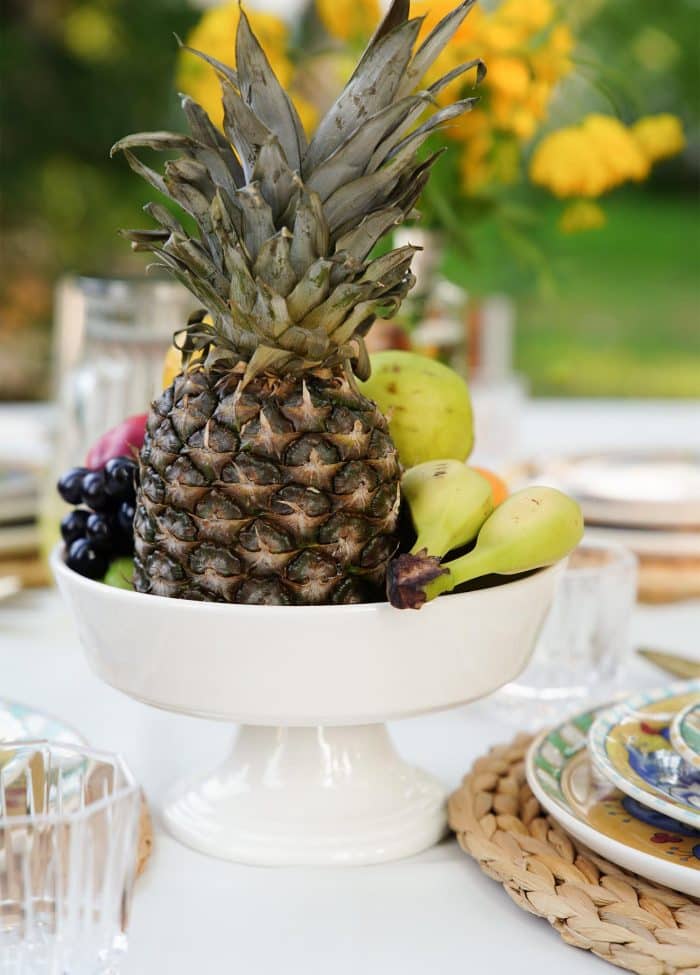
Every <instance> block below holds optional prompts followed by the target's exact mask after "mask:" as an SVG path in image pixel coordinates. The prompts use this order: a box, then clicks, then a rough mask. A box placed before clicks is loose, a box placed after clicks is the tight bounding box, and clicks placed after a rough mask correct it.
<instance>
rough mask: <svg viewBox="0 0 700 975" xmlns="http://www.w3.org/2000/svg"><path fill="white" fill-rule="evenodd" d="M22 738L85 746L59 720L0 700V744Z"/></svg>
mask: <svg viewBox="0 0 700 975" xmlns="http://www.w3.org/2000/svg"><path fill="white" fill-rule="evenodd" d="M23 738H30V739H44V738H46V739H49V740H51V741H61V742H64V743H65V744H67V745H84V744H85V739H84V738H83V736H82V735H81V734H79V733H78V732H77V731H76V730H75V728H71V727H70V725H68V724H66V723H65V722H64V721H62V720H61V719H60V718H55V717H54V716H53V715H51V714H46V713H45V712H44V711H37V710H36V709H35V708H32V707H28V706H27V705H26V704H20V703H19V702H17V701H8V700H6V699H5V698H0V743H1V742H3V741H17V740H21V739H23ZM0 747H2V746H1V745H0Z"/></svg>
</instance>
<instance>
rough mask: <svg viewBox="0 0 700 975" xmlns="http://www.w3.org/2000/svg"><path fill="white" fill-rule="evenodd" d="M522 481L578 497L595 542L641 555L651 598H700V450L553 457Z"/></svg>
mask: <svg viewBox="0 0 700 975" xmlns="http://www.w3.org/2000/svg"><path fill="white" fill-rule="evenodd" d="M515 477H516V478H517V479H519V480H525V481H530V482H531V481H538V482H539V483H545V484H551V485H553V486H554V487H559V488H560V489H561V490H563V491H566V492H567V493H568V494H571V495H572V496H573V497H575V498H576V499H577V500H578V502H579V503H580V505H581V508H582V509H583V514H584V517H585V520H586V528H587V531H588V535H589V536H590V537H591V538H595V539H598V540H601V541H610V542H618V543H620V544H622V545H625V546H626V547H627V548H629V549H631V550H632V551H633V552H634V553H635V554H636V555H637V556H639V558H640V560H641V568H642V573H641V582H642V588H643V589H644V590H646V591H645V593H644V595H646V596H647V597H648V598H650V599H654V598H658V599H663V598H673V597H674V596H677V597H682V596H686V595H696V594H700V451H696V450H686V451H680V450H674V451H671V450H648V451H640V450H636V451H633V450H611V451H601V452H598V453H588V454H579V455H575V456H570V457H549V458H543V459H540V460H533V461H530V462H528V463H527V464H525V465H523V466H522V468H520V469H518V470H517V471H516V472H515Z"/></svg>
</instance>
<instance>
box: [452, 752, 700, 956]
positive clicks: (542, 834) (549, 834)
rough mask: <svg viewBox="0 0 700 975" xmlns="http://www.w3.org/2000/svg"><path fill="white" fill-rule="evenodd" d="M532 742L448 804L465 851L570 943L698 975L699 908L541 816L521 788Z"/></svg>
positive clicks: (480, 764)
mask: <svg viewBox="0 0 700 975" xmlns="http://www.w3.org/2000/svg"><path fill="white" fill-rule="evenodd" d="M531 741H532V738H531V737H530V736H528V735H519V736H518V737H517V738H516V739H515V740H514V741H513V742H512V743H511V744H509V745H499V746H496V747H495V748H492V749H491V751H490V752H489V753H488V754H487V755H484V756H483V757H482V758H479V759H477V761H476V762H475V763H474V765H473V767H472V769H471V772H469V774H468V775H467V776H466V777H465V779H464V781H463V782H462V785H461V786H460V788H459V789H457V791H456V792H455V793H454V794H453V795H452V796H451V797H450V801H449V805H448V813H449V821H450V826H451V827H452V829H453V830H454V831H455V832H456V834H457V839H458V840H459V844H460V846H461V847H462V849H463V850H464V851H465V852H466V853H468V854H469V855H470V856H472V857H474V859H475V860H477V861H478V863H479V866H480V867H481V869H482V870H483V871H484V873H486V874H488V876H489V877H493V879H494V880H497V881H498V882H499V883H501V884H502V885H503V887H504V888H505V891H506V893H507V894H508V895H509V896H510V897H512V899H513V900H514V901H515V903H516V904H518V906H519V907H522V908H523V909H524V910H526V911H529V912H530V913H531V914H537V915H538V916H539V917H543V918H546V919H547V920H548V921H549V923H550V924H551V925H552V927H553V928H555V929H556V930H557V931H558V932H559V934H560V935H561V937H562V938H563V939H564V941H566V942H567V944H570V945H574V946H575V947H577V948H583V949H584V950H586V951H591V952H593V954H595V955H598V957H599V958H603V959H605V961H608V962H612V964H614V965H618V966H619V967H620V968H626V969H628V970H629V971H632V972H639V973H640V975H675V973H676V972H683V973H684V975H700V903H699V902H698V901H695V900H693V899H692V898H690V897H686V896H685V895H683V894H678V893H676V892H675V891H672V890H669V889H668V888H667V887H659V886H657V885H656V884H654V883H651V882H650V881H648V880H643V879H642V878H641V877H637V876H636V875H635V874H632V873H628V872H627V871H625V870H622V869H621V868H620V867H616V866H615V865H614V864H612V863H610V862H608V861H607V860H604V859H603V858H602V857H599V856H598V855H597V854H595V853H592V852H591V851H590V850H588V849H587V848H586V847H585V846H583V845H581V844H579V843H578V841H576V840H574V839H573V838H572V837H570V836H569V835H568V834H567V833H566V832H564V830H563V829H562V828H561V827H560V826H558V825H557V823H556V822H555V821H554V820H553V819H551V818H550V817H549V816H547V815H546V814H545V813H544V811H543V810H542V809H541V808H540V804H539V802H538V801H537V799H536V798H535V797H534V796H533V794H532V792H531V791H530V788H529V786H528V784H527V782H526V780H525V754H526V752H527V748H528V745H529V744H530V742H531ZM562 971H563V969H562Z"/></svg>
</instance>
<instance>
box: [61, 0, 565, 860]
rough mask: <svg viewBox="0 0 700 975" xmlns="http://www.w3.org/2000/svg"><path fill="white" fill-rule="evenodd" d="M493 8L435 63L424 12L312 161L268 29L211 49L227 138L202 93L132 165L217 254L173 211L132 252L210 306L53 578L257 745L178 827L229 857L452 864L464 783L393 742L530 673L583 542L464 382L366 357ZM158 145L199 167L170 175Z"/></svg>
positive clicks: (162, 692) (243, 751)
mask: <svg viewBox="0 0 700 975" xmlns="http://www.w3.org/2000/svg"><path fill="white" fill-rule="evenodd" d="M470 5H471V4H470V3H469V2H466V3H462V4H460V5H459V6H458V7H457V8H456V9H455V10H454V11H452V13H450V14H448V15H447V17H446V18H445V19H444V20H443V21H442V22H441V23H440V24H439V25H438V26H437V27H436V28H435V30H434V32H433V33H432V34H431V35H430V36H429V37H428V38H427V39H426V40H425V41H424V43H423V44H422V45H419V46H417V45H416V40H417V35H418V30H419V28H420V21H419V20H410V19H409V18H408V7H409V4H408V3H407V2H405V0H395V2H394V3H393V4H392V5H391V7H390V10H389V12H388V13H387V16H386V18H385V20H384V21H383V23H382V24H381V25H380V27H379V28H378V30H377V32H376V34H375V36H374V38H373V39H372V41H371V42H370V45H369V47H368V49H367V51H366V52H365V54H364V56H363V58H362V61H361V63H360V65H359V66H358V68H357V70H356V72H355V73H354V75H353V77H352V78H351V80H350V81H349V82H348V86H347V87H346V89H345V90H344V92H343V93H341V95H340V96H339V98H338V99H337V101H336V102H335V104H334V105H333V107H332V108H331V110H330V112H329V113H328V115H327V117H326V118H324V119H323V120H322V121H321V123H320V124H319V126H318V128H317V130H316V132H315V134H314V135H313V138H312V139H311V140H310V141H308V139H307V136H306V134H305V133H304V131H303V129H302V127H301V125H300V123H299V120H298V117H297V114H296V112H295V110H294V108H293V105H292V104H291V102H290V100H289V98H288V96H287V95H286V93H285V92H284V91H283V90H282V89H281V87H280V85H279V83H278V81H277V79H276V78H275V76H274V74H273V72H272V70H271V68H270V65H269V63H268V61H267V59H266V57H265V55H264V53H263V51H262V49H261V48H260V46H259V44H258V42H257V41H256V39H255V37H254V36H253V34H252V32H251V30H250V26H249V24H248V21H247V20H246V17H245V15H244V14H243V13H242V12H241V13H240V15H239V26H238V32H237V38H236V62H237V63H236V69H235V70H234V69H232V68H228V67H227V66H225V65H222V64H220V63H219V62H216V61H213V60H212V59H211V58H209V57H207V56H204V59H205V60H207V61H208V62H209V63H210V65H211V66H212V68H213V70H215V71H216V72H217V74H218V75H219V77H220V80H221V84H222V91H223V102H224V123H223V130H224V131H223V133H222V132H220V131H219V130H218V129H216V128H215V127H214V125H213V124H212V123H211V122H210V120H209V119H208V118H207V116H206V114H205V113H204V112H203V110H202V109H201V107H200V106H198V105H196V104H195V103H194V102H193V101H192V100H191V99H189V98H185V99H184V101H183V108H184V111H185V114H186V115H187V118H188V121H189V125H190V129H191V135H190V136H184V135H177V134H173V133H164V132H155V133H141V134H139V135H134V136H129V137H127V138H126V139H123V140H122V141H121V142H120V143H118V144H117V146H116V147H115V149H117V150H119V151H123V152H124V153H125V155H126V157H127V160H128V162H129V164H130V165H131V167H132V168H133V169H135V170H136V171H137V172H138V173H139V174H140V175H142V176H144V177H145V178H146V179H147V180H148V181H149V182H150V183H151V184H152V185H154V186H155V187H156V188H157V189H158V190H159V191H160V192H161V193H163V194H165V195H166V196H169V197H170V198H171V200H173V201H174V202H175V203H177V204H179V205H180V206H181V207H182V208H183V209H184V210H185V211H187V213H188V214H189V216H190V217H191V218H192V219H193V220H194V222H195V224H196V225H197V226H198V228H199V233H198V235H197V236H194V237H193V236H189V235H188V233H187V231H186V230H185V228H184V227H183V225H181V224H180V223H179V222H178V221H177V220H176V219H175V217H174V216H173V215H172V214H171V212H170V210H166V209H165V208H164V207H162V206H161V205H159V204H152V205H150V206H149V207H148V208H147V209H148V212H149V214H150V215H151V216H152V217H153V218H154V219H155V221H156V223H157V224H158V228H157V229H155V230H144V231H141V230H139V231H127V232H126V234H127V236H128V237H129V238H130V239H131V240H132V243H133V246H134V247H135V248H136V249H137V250H151V251H154V252H155V253H156V254H157V261H158V263H159V264H161V265H164V266H165V267H167V268H168V269H169V270H171V271H172V272H173V273H174V274H175V275H176V276H177V277H178V278H179V279H180V280H182V281H183V282H184V283H185V284H186V285H187V286H188V287H189V288H190V289H191V290H192V291H193V292H194V294H195V295H197V296H198V298H199V299H200V300H201V303H202V305H203V308H202V311H201V312H200V313H196V314H194V315H193V316H191V318H190V321H189V322H188V323H187V327H186V328H185V329H184V330H183V331H182V332H181V333H180V334H179V337H178V348H179V349H180V350H181V352H182V360H181V362H179V363H178V368H177V370H176V371H177V375H175V376H174V377H169V380H168V382H167V383H166V386H167V388H166V389H165V391H164V393H163V394H162V396H161V397H160V398H159V399H158V400H157V401H156V402H155V403H154V404H153V405H152V407H151V410H150V413H149V414H148V417H147V420H146V422H145V430H142V431H141V435H140V436H134V430H133V426H134V424H133V423H132V425H131V428H130V432H129V434H128V436H127V437H126V438H125V437H122V438H121V440H122V442H121V443H120V437H119V435H117V436H116V437H115V436H114V435H111V436H110V437H109V438H108V440H109V444H110V447H109V449H108V450H106V451H104V450H99V449H98V450H97V452H96V453H95V452H93V454H92V461H93V463H91V464H88V468H90V469H89V470H82V469H81V470H76V471H73V472H70V473H69V475H67V476H66V478H64V479H63V480H62V482H61V484H60V489H61V491H62V494H63V496H64V498H65V499H66V500H68V501H69V502H70V503H72V504H82V505H85V506H86V507H84V508H81V509H80V510H82V511H83V514H76V513H73V514H72V515H68V516H67V518H66V519H65V520H64V525H63V535H64V541H65V547H61V548H59V549H57V550H56V551H55V553H54V555H53V568H54V572H55V574H56V578H57V580H58V584H59V586H60V589H61V591H62V593H63V595H64V597H65V599H66V600H67V602H68V604H69V606H70V607H71V610H72V612H73V614H74V617H75V620H76V624H77V628H78V632H79V635H80V638H81V641H82V643H83V646H84V648H85V652H86V654H87V657H88V660H89V662H90V664H91V666H92V667H93V669H94V670H95V671H96V673H97V674H98V675H99V676H100V677H102V678H103V679H104V680H105V681H107V682H108V683H110V684H111V685H112V686H114V687H116V688H118V689H119V690H121V691H123V692H125V693H127V694H129V695H131V696H132V697H135V698H137V699H138V700H140V701H143V702H144V703H145V704H150V705H153V706H156V707H161V708H167V709H170V710H173V711H177V712H181V713H185V714H190V715H192V716H194V717H197V716H200V717H206V718H217V719H220V720H222V721H232V722H237V723H239V724H240V725H241V728H240V729H239V731H238V735H237V738H236V742H235V745H234V747H233V750H232V752H231V754H230V755H229V756H228V758H227V759H226V760H225V761H224V762H223V764H220V765H219V766H218V768H215V769H214V770H213V771H209V772H206V773H203V774H199V775H196V776H193V777H192V779H191V780H190V781H187V782H185V783H184V784H181V785H179V786H176V787H174V789H173V792H172V794H171V796H170V798H169V799H168V800H167V802H166V804H165V807H164V810H163V812H164V818H165V822H166V824H167V825H168V827H169V829H170V830H171V831H172V833H173V834H174V835H175V836H177V837H179V838H180V839H181V840H183V841H184V842H186V843H188V844H190V845H191V846H193V847H195V848H197V849H200V850H204V851H206V852H208V853H211V854H214V855H217V856H221V857H225V858H229V859H234V860H240V861H244V862H250V863H265V864H282V863H369V862H376V861H379V860H385V859H391V858H394V857H399V856H405V855H407V854H410V853H414V852H416V851H418V850H420V849H423V848H424V847H426V846H428V845H430V844H431V843H433V842H435V841H436V840H437V839H438V838H439V836H440V835H441V834H442V832H443V830H444V827H445V816H444V791H443V788H442V786H441V785H439V784H438V783H437V782H436V781H435V780H434V779H433V778H431V777H430V776H429V775H427V774H426V773H424V772H422V771H420V770H417V769H414V768H411V767H410V766H408V765H406V764H405V763H404V762H403V761H402V760H401V759H400V757H399V756H398V755H397V754H396V752H395V750H394V748H393V746H392V744H391V741H390V739H389V736H388V733H387V730H386V727H385V725H384V722H385V721H386V720H388V719H395V718H404V717H408V716H412V715H418V714H421V713H424V712H426V711H431V710H436V709H442V708H447V707H454V706H456V705H459V704H462V703H465V702H467V701H470V700H473V699H475V698H478V697H481V696H482V695H484V694H488V693H490V692H491V691H493V690H495V689H496V688H497V687H499V686H501V685H502V684H504V683H506V682H507V681H510V680H512V679H513V678H515V677H516V676H517V674H518V673H519V672H520V670H521V669H522V668H523V666H524V665H525V663H526V662H527V659H528V657H529V655H530V653H531V650H532V647H533V644H534V641H535V637H536V634H537V631H538V628H539V626H540V624H541V622H542V620H543V618H544V615H545V613H546V611H547V609H548V606H549V603H550V601H551V598H552V593H553V587H554V582H555V576H556V572H557V563H558V562H560V561H561V560H562V559H563V558H564V557H565V556H566V554H567V553H568V551H569V550H570V549H571V548H572V547H573V546H574V545H575V544H576V543H577V542H578V540H579V538H580V535H581V532H582V522H581V515H580V511H579V509H578V507H577V505H576V504H575V503H574V502H572V501H571V500H570V499H568V498H566V497H565V496H564V495H562V494H560V493H559V492H557V491H554V490H553V489H549V488H529V489H528V490H527V491H524V492H520V494H516V495H513V496H512V497H509V498H506V499H505V500H504V501H502V503H500V504H498V505H496V501H497V500H499V499H496V498H495V497H494V493H493V490H492V486H491V483H490V482H489V480H488V479H486V478H484V477H483V476H482V474H480V473H479V472H478V471H477V470H475V469H473V468H469V467H468V466H467V465H466V463H465V461H466V458H467V457H468V454H469V452H470V450H471V441H472V436H471V407H470V403H469V395H468V390H467V387H466V383H464V381H463V380H462V379H461V378H460V377H459V376H457V375H456V374H455V373H453V372H452V371H451V370H449V369H448V368H447V367H445V366H442V365H441V364H439V363H436V362H430V361H429V360H426V359H424V358H422V357H419V356H415V355H413V354H411V353H405V352H396V353H394V352H387V353H382V354H380V355H378V356H376V357H375V358H374V360H373V362H372V363H371V364H370V360H369V356H368V355H367V351H366V349H365V345H364V341H363V337H364V336H365V335H366V333H367V331H368V329H369V327H370V326H371V324H372V322H373V320H374V318H375V317H376V316H377V315H379V314H384V315H386V314H390V313H391V312H392V311H393V310H395V309H396V308H397V307H398V305H399V304H400V302H401V299H402V298H403V297H404V296H405V294H406V293H407V291H408V289H409V288H410V286H411V284H412V283H413V278H412V275H411V271H410V264H411V258H412V256H413V253H414V251H415V248H413V247H410V246H408V247H400V248H398V249H395V250H390V251H389V252H385V253H383V254H381V255H380V256H377V255H376V253H375V250H374V247H375V244H376V243H377V242H378V241H380V240H381V239H382V238H383V237H384V236H385V235H386V234H387V233H388V232H390V231H391V229H392V228H393V227H395V226H396V225H397V224H398V223H400V222H401V221H402V220H403V218H404V217H405V216H407V215H408V214H410V213H411V212H412V210H413V207H414V204H415V202H416V200H417V199H418V196H419V194H420V190H421V189H422V187H423V185H424V184H425V181H426V180H427V178H428V173H429V171H430V168H431V166H432V164H433V163H434V162H435V160H436V158H437V155H433V156H430V157H429V158H428V159H425V158H422V157H419V156H417V152H418V150H419V148H420V147H421V145H422V144H423V142H424V141H425V139H426V138H427V137H428V136H429V135H430V133H431V132H433V130H435V129H436V128H437V127H439V126H440V125H441V124H443V123H444V122H446V121H449V120H450V119H451V118H453V117H455V116H456V115H458V114H460V113H461V112H463V111H467V110H468V109H469V107H470V106H471V103H472V101H473V99H470V98H466V99H463V100H462V101H459V102H456V103H455V104H451V105H448V106H447V107H445V108H442V109H439V110H437V111H434V112H433V114H432V116H431V117H430V118H429V119H428V121H427V122H424V123H423V124H422V125H418V126H417V123H418V122H419V119H420V117H421V115H422V114H423V113H424V112H430V111H433V110H434V109H435V96H436V94H437V93H438V92H439V91H440V90H441V89H442V88H443V87H444V86H445V84H446V83H447V81H449V80H454V79H455V78H456V77H458V75H459V74H460V72H459V71H458V72H455V71H452V72H450V75H449V76H448V77H447V78H445V79H441V80H438V81H436V82H434V83H433V84H432V86H431V87H430V89H428V90H420V89H419V84H420V81H421V79H422V77H423V75H424V74H425V73H426V71H427V70H428V68H429V67H430V65H431V63H432V61H433V60H434V58H435V57H437V55H438V54H439V53H440V51H441V50H442V49H443V47H444V46H445V44H446V43H448V41H449V39H450V37H451V36H452V34H453V33H454V31H455V30H456V29H457V27H458V26H459V24H460V23H461V22H462V20H463V19H464V17H465V16H466V14H467V12H468V8H469V6H470ZM195 53H196V52H195ZM469 68H476V70H477V80H478V78H479V77H480V76H481V74H482V73H483V72H482V66H481V65H480V63H478V62H474V63H471V64H467V65H464V66H463V68H462V73H465V72H467V70H468V69H469ZM142 146H146V147H149V148H151V149H154V148H155V149H167V150H173V149H174V150H182V151H183V153H184V155H183V156H182V158H180V159H176V160H171V161H169V162H167V163H166V166H165V175H164V177H161V176H160V175H158V174H157V173H156V172H154V171H153V170H151V169H149V168H147V167H146V166H144V165H143V164H142V163H141V162H140V161H139V160H138V158H137V156H136V155H134V153H133V151H132V150H133V149H135V148H139V147H142ZM129 438H131V439H129ZM141 440H143V443H142V445H141ZM129 444H134V445H135V447H137V448H138V447H140V450H139V453H138V463H136V461H135V460H134V459H133V458H131V459H130V456H129V449H128V445H129ZM97 456H99V463H97V462H96V461H95V458H96V457H97ZM100 465H101V466H100ZM129 472H131V480H130V476H129ZM87 508H92V509H93V514H90V513H89V512H88V511H87ZM131 547H133V562H132V561H131V559H130V553H129V549H130V548H131ZM112 556H118V559H117V560H116V561H115V560H114V559H113V558H112ZM110 563H111V564H110Z"/></svg>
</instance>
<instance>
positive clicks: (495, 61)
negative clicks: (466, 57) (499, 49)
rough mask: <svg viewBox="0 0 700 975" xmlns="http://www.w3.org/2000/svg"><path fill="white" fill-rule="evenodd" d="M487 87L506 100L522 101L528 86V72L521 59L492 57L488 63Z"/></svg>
mask: <svg viewBox="0 0 700 975" xmlns="http://www.w3.org/2000/svg"><path fill="white" fill-rule="evenodd" d="M488 72H489V73H488V75H487V78H488V83H489V87H490V88H493V89H494V90H495V91H497V92H499V93H501V94H503V95H506V96H507V97H508V98H518V99H522V98H524V97H525V95H526V94H527V90H528V87H529V85H530V72H529V71H528V69H527V65H526V64H525V62H524V61H523V60H522V59H521V58H516V57H505V56H501V57H494V58H490V59H489V63H488Z"/></svg>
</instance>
